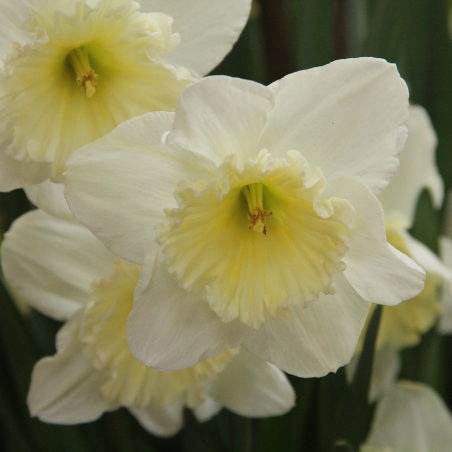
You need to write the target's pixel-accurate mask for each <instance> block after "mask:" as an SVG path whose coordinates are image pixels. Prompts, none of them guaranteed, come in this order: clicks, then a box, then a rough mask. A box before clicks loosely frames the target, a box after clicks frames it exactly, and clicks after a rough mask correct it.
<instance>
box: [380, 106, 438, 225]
mask: <svg viewBox="0 0 452 452" xmlns="http://www.w3.org/2000/svg"><path fill="white" fill-rule="evenodd" d="M409 112H410V117H409V120H408V124H407V125H408V139H407V142H406V145H405V149H404V150H403V152H402V153H401V154H400V157H399V158H400V167H399V169H398V170H397V172H396V173H395V175H394V177H393V178H392V179H391V182H390V184H389V185H388V187H387V188H386V189H385V190H384V191H383V192H382V193H381V194H380V196H379V199H380V201H381V204H382V205H383V209H384V211H385V213H390V212H397V213H399V214H402V215H404V217H405V218H406V220H407V221H408V222H409V223H410V224H411V223H412V222H413V219H414V214H415V212H416V204H417V200H418V197H419V195H420V193H421V191H422V189H423V188H424V187H427V188H428V189H429V190H430V192H431V194H432V197H433V201H434V204H435V206H436V207H440V206H441V202H442V200H443V197H444V184H443V181H442V179H441V176H440V175H439V173H438V169H437V167H436V162H435V149H436V144H437V138H436V133H435V130H434V129H433V126H432V123H431V121H430V118H429V116H428V114H427V112H426V111H425V110H424V109H423V108H422V107H419V106H410V109H409Z"/></svg>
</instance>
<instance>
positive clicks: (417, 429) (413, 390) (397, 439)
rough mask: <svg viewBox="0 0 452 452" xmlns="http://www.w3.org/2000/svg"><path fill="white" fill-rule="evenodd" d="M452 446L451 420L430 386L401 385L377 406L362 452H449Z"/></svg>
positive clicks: (410, 383) (394, 388)
mask: <svg viewBox="0 0 452 452" xmlns="http://www.w3.org/2000/svg"><path fill="white" fill-rule="evenodd" d="M451 445H452V416H451V415H450V412H449V410H448V409H447V406H446V405H445V403H444V402H443V401H442V400H441V398H440V397H439V396H438V394H436V392H435V391H433V389H432V388H430V387H429V386H427V385H425V384H422V383H414V382H410V381H403V380H401V381H399V382H398V383H397V384H396V385H395V386H394V387H393V389H392V390H391V391H390V392H389V393H388V394H387V395H386V396H385V397H384V398H383V399H382V400H380V401H379V402H378V404H377V407H376V410H375V414H374V419H373V422H372V425H371V430H370V433H369V436H368V438H367V440H366V442H365V444H363V445H362V446H361V448H360V452H446V451H449V450H450V448H451Z"/></svg>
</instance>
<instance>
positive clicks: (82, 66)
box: [67, 47, 99, 97]
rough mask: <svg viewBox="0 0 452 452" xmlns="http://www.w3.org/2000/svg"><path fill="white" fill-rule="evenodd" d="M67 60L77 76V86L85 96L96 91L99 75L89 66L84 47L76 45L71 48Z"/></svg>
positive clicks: (91, 94)
mask: <svg viewBox="0 0 452 452" xmlns="http://www.w3.org/2000/svg"><path fill="white" fill-rule="evenodd" d="M67 60H68V62H69V64H70V65H71V66H72V69H74V72H75V74H76V76H77V78H76V81H77V84H78V86H80V88H81V89H82V91H84V92H85V94H86V96H87V97H92V96H93V95H94V93H95V92H96V86H97V79H98V78H99V76H98V75H97V74H96V73H95V72H94V70H93V69H92V68H91V66H90V62H89V57H88V52H87V51H86V49H85V48H84V47H78V48H76V49H74V50H72V51H71V52H70V53H69V54H68V56H67Z"/></svg>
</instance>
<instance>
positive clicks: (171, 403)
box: [2, 210, 295, 436]
mask: <svg viewBox="0 0 452 452" xmlns="http://www.w3.org/2000/svg"><path fill="white" fill-rule="evenodd" d="M2 265H3V270H4V273H5V277H6V279H7V281H8V282H9V283H10V285H11V287H12V289H13V290H14V292H15V293H16V294H17V296H18V297H19V298H20V299H22V300H24V301H25V302H27V303H28V304H30V305H31V306H33V307H35V308H36V309H38V310H40V311H41V312H43V313H45V314H47V315H50V316H51V317H53V318H55V319H58V320H67V323H66V324H65V325H64V326H63V327H62V328H61V330H60V331H59V333H58V336H57V353H56V355H54V356H52V357H46V358H43V359H41V360H40V361H39V362H38V363H37V364H36V366H35V368H34V370H33V374H32V379H31V387H30V391H29V394H28V405H29V408H30V412H31V414H32V415H34V416H38V417H39V418H40V419H41V420H43V421H46V422H51V423H58V424H74V423H81V422H89V421H92V420H94V419H97V418H98V417H99V416H101V415H102V413H104V412H105V411H111V410H114V409H116V408H118V407H120V406H125V407H127V408H128V409H129V411H130V412H131V413H132V414H133V415H134V416H135V417H136V418H137V419H138V421H139V422H140V423H141V424H142V425H143V427H144V428H146V429H147V430H149V431H151V432H152V433H154V434H157V435H162V436H169V435H173V434H175V433H176V432H177V431H178V430H179V429H180V428H181V427H182V424H183V415H182V414H183V408H184V406H186V407H188V408H190V409H192V410H193V412H194V414H195V416H196V417H197V418H198V419H199V420H201V421H204V420H207V419H209V418H210V417H212V416H213V415H215V414H216V413H217V412H218V411H219V410H220V409H221V407H222V406H226V407H228V408H229V409H231V410H232V411H234V412H236V413H238V414H241V415H243V416H252V417H265V416H271V415H277V414H282V413H284V412H286V411H288V410H289V409H290V408H292V406H293V405H294V398H295V395H294V391H293V389H292V387H291V385H290V383H289V381H288V380H287V378H286V377H285V376H284V374H283V373H282V372H281V371H280V370H278V369H277V368H276V367H275V366H273V365H272V364H269V363H267V362H264V361H262V360H260V359H259V358H257V357H256V356H254V355H252V354H250V353H249V352H247V351H246V350H245V349H243V348H240V347H236V348H232V349H227V350H224V351H223V352H222V353H221V354H219V355H217V356H214V357H211V358H210V359H207V360H205V361H202V362H200V363H198V364H197V365H196V366H194V367H192V368H187V369H182V370H178V371H174V372H160V371H158V370H154V369H150V368H148V367H146V366H145V365H144V364H142V363H140V362H138V361H137V360H136V359H135V358H133V356H132V355H131V353H130V351H129V348H128V346H127V338H126V319H127V316H128V314H129V312H130V310H131V308H132V304H133V291H134V289H135V286H136V283H137V281H138V278H139V274H140V271H141V268H140V267H139V266H137V265H135V264H131V263H128V262H125V261H122V260H120V259H118V258H117V257H116V256H115V255H113V254H112V253H111V252H110V251H108V250H107V249H106V248H105V246H104V245H103V244H102V243H101V242H100V241H99V240H98V239H97V238H95V237H94V236H93V235H92V234H91V233H90V232H89V231H88V230H87V229H86V228H85V227H84V226H82V225H80V224H79V223H77V222H74V221H68V220H63V219H58V218H55V217H51V216H49V215H47V214H46V213H44V212H42V211H39V210H37V211H33V212H31V213H28V214H26V215H24V216H22V217H21V218H20V219H18V220H17V221H16V222H15V223H14V225H13V226H12V228H11V230H10V231H9V232H8V233H7V234H6V238H5V240H4V242H3V245H2Z"/></svg>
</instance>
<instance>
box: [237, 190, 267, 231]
mask: <svg viewBox="0 0 452 452" xmlns="http://www.w3.org/2000/svg"><path fill="white" fill-rule="evenodd" d="M263 192H264V186H263V185H262V184H260V183H258V184H250V185H247V186H246V187H243V188H242V193H243V194H244V196H245V199H246V202H247V203H248V220H249V221H250V224H249V226H248V228H249V229H252V230H253V231H256V232H263V233H264V235H267V217H268V216H270V215H272V212H267V211H265V210H264V205H263V203H264V201H263V197H264V195H263Z"/></svg>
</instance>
